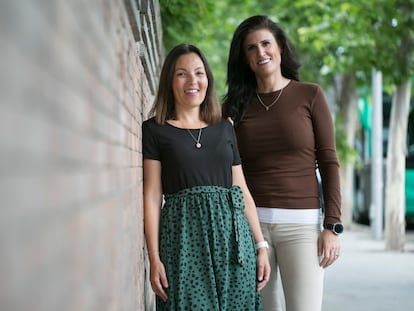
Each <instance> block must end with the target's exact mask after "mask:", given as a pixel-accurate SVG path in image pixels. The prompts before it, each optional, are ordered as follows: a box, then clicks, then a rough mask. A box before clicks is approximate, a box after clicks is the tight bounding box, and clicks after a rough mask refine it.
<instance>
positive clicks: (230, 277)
mask: <svg viewBox="0 0 414 311" xmlns="http://www.w3.org/2000/svg"><path fill="white" fill-rule="evenodd" d="M243 209H244V200H243V193H242V191H241V189H240V187H237V186H234V187H232V188H230V189H226V188H223V187H217V186H200V187H193V188H189V189H185V190H182V191H180V192H178V193H176V194H174V195H167V196H166V202H165V205H164V207H163V209H162V212H161V227H160V256H161V260H162V261H163V263H164V265H165V269H166V273H167V278H168V282H169V288H167V289H166V292H167V294H168V300H167V301H166V302H163V301H162V300H161V299H159V298H157V310H191V311H202V310H203V311H207V310H211V311H216V310H220V311H226V310H231V311H238V310H262V306H261V295H260V293H259V292H257V291H256V285H257V281H256V250H255V245H254V240H253V236H252V233H251V231H250V227H249V224H248V222H247V219H246V217H245V215H244V211H243Z"/></svg>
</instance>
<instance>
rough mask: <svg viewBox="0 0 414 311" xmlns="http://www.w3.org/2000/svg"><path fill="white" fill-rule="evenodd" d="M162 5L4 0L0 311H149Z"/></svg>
mask: <svg viewBox="0 0 414 311" xmlns="http://www.w3.org/2000/svg"><path fill="white" fill-rule="evenodd" d="M158 6H159V4H158V1H137V0H124V1H120V0H88V1H82V0H70V1H67V0H55V1H41V0H38V1H36V0H33V1H23V0H3V1H1V2H0V40H1V41H0V44H1V45H2V48H1V50H2V53H1V55H0V96H1V102H0V148H1V149H0V150H1V152H0V208H1V217H0V253H1V255H0V276H1V281H0V306H1V309H2V310H4V311H15V310H16V311H17V310H31V311H49V310H53V311H56V310H59V311H65V310H68V311H82V310H85V311H92V310H100V311H102V310H150V309H152V307H153V295H152V293H151V291H150V290H148V288H149V286H148V282H147V281H146V276H147V274H146V271H147V264H146V259H145V253H144V247H145V246H144V237H143V209H142V161H141V123H142V120H143V118H145V115H146V112H147V111H148V109H149V106H150V105H151V104H152V100H153V96H154V91H155V86H156V83H157V74H158V72H159V67H160V59H161V56H162V44H161V31H160V28H161V27H160V26H161V25H160V18H159V7H158Z"/></svg>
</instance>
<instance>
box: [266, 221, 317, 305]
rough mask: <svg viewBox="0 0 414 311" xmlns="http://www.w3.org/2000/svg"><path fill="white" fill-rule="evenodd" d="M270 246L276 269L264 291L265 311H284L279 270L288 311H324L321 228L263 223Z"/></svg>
mask: <svg viewBox="0 0 414 311" xmlns="http://www.w3.org/2000/svg"><path fill="white" fill-rule="evenodd" d="M261 227H262V231H263V234H264V238H265V240H266V241H268V243H269V250H268V254H269V260H270V264H271V267H272V274H271V276H270V280H269V282H268V284H267V285H266V286H265V288H264V289H263V290H262V297H263V310H264V311H276V310H277V311H280V310H284V308H282V307H281V303H280V302H281V301H283V299H281V297H279V295H278V293H280V292H281V291H280V290H278V289H277V268H279V270H280V276H281V280H282V285H283V292H284V300H285V302H286V311H321V309H322V295H323V278H324V270H323V268H321V267H320V266H319V257H318V237H319V234H320V225H302V224H265V223H261Z"/></svg>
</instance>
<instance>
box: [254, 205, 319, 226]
mask: <svg viewBox="0 0 414 311" xmlns="http://www.w3.org/2000/svg"><path fill="white" fill-rule="evenodd" d="M257 214H258V216H259V221H260V222H263V223H267V224H309V225H313V224H321V223H322V209H320V208H319V209H315V208H312V209H288V208H268V207H258V208H257Z"/></svg>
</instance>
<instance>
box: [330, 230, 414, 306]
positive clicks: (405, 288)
mask: <svg viewBox="0 0 414 311" xmlns="http://www.w3.org/2000/svg"><path fill="white" fill-rule="evenodd" d="M405 249H406V251H405V252H404V253H395V252H385V251H384V241H377V240H374V239H373V238H372V234H371V229H370V228H369V227H368V226H361V225H354V226H353V227H352V228H351V230H348V231H346V232H345V233H344V234H343V235H342V236H341V256H340V258H339V259H338V261H337V262H336V263H335V264H333V265H332V266H331V267H329V268H327V269H326V271H325V292H324V302H323V311H350V310H352V311H389V310H392V311H397V310H404V311H409V310H414V230H412V229H411V230H410V231H407V238H406V248H405Z"/></svg>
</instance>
